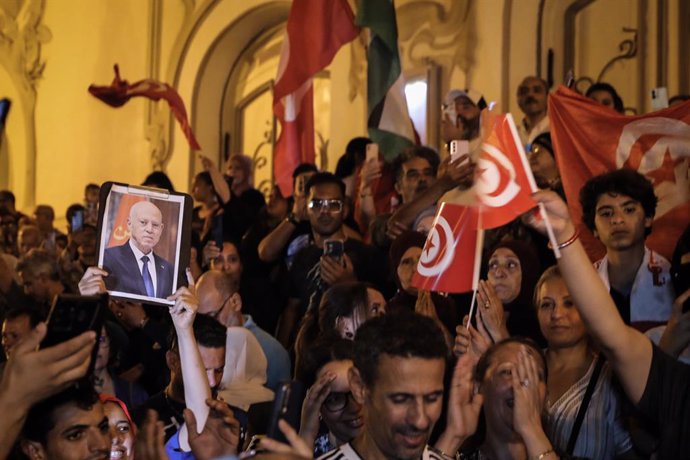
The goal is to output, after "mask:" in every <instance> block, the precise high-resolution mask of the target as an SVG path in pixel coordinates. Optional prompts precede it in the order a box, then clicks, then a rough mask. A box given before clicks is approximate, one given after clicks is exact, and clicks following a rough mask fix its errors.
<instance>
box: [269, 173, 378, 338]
mask: <svg viewBox="0 0 690 460" xmlns="http://www.w3.org/2000/svg"><path fill="white" fill-rule="evenodd" d="M305 190H306V193H307V215H308V217H309V222H310V224H311V229H312V232H311V237H310V244H309V245H307V246H306V247H304V248H302V249H301V250H300V251H299V252H297V253H296V254H295V257H294V259H293V261H292V265H291V267H290V271H289V279H290V299H289V300H288V305H287V307H286V310H285V312H284V313H283V314H284V315H288V316H287V318H284V321H283V326H288V327H289V333H288V331H286V330H282V331H281V334H280V335H281V338H282V339H285V338H286V337H287V336H291V335H293V333H294V328H295V326H296V319H297V318H299V317H301V316H302V315H303V314H304V312H305V311H306V310H307V308H311V306H312V305H318V301H319V299H320V295H321V294H322V293H323V291H325V290H326V289H327V288H328V287H329V286H331V285H333V284H335V283H337V282H341V281H348V280H353V281H354V280H359V281H368V282H370V283H372V284H374V285H380V284H381V283H382V281H383V280H384V279H385V278H384V277H385V276H386V273H387V271H386V267H385V265H382V261H384V260H385V258H384V257H380V256H378V257H377V251H376V250H375V249H374V248H373V247H372V246H369V245H367V244H365V243H362V242H361V241H357V240H353V239H350V238H347V237H346V235H345V232H344V230H343V220H344V217H345V215H346V214H347V203H346V202H345V184H344V183H343V182H342V181H341V180H340V179H339V178H337V177H336V176H335V175H333V174H331V173H325V172H324V173H318V174H316V175H314V176H312V178H311V179H310V180H309V182H308V183H307V185H306V187H305ZM327 240H340V241H342V242H343V250H344V251H343V252H344V254H343V256H342V259H341V260H337V259H336V258H334V257H331V256H326V255H324V242H325V241H327Z"/></svg>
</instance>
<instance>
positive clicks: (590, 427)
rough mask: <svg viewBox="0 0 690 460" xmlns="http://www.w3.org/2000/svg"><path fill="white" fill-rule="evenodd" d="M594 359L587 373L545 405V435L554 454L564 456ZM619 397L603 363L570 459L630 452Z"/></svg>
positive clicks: (607, 365)
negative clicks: (561, 453) (550, 443)
mask: <svg viewBox="0 0 690 460" xmlns="http://www.w3.org/2000/svg"><path fill="white" fill-rule="evenodd" d="M595 363H596V359H594V360H592V364H591V365H590V366H589V369H588V370H587V373H586V374H585V375H584V376H583V377H582V378H581V379H580V380H578V381H577V382H575V384H574V385H573V386H571V387H570V388H568V390H567V391H566V392H565V393H564V394H563V395H562V396H561V397H560V398H558V400H557V401H555V402H554V403H553V404H551V403H550V402H549V403H547V405H546V406H547V407H546V413H547V426H546V434H547V435H548V437H549V439H550V440H551V442H552V443H553V446H554V448H555V449H556V450H557V451H561V452H565V450H566V448H567V446H568V440H569V439H570V433H571V432H572V430H573V424H574V423H575V418H576V417H577V411H578V410H579V409H580V403H581V402H582V398H583V397H584V395H585V391H586V390H587V385H588V384H589V379H590V377H591V376H592V372H594V366H595ZM618 398H619V395H618V392H617V391H616V389H614V387H613V385H612V382H611V367H610V366H609V363H608V362H606V363H604V367H603V368H602V369H601V374H599V379H598V381H597V384H596V387H595V388H594V393H593V394H592V399H591V400H590V402H589V406H588V407H587V412H586V413H585V418H584V420H583V422H582V426H581V427H580V433H579V435H578V437H577V442H576V443H575V450H574V452H573V456H575V457H584V458H592V459H602V460H605V459H613V458H614V457H616V456H617V455H620V454H622V453H624V452H626V451H628V450H630V449H632V443H631V441H630V434H629V433H628V432H627V431H626V430H625V429H624V428H623V426H622V423H621V420H620V408H619V401H618Z"/></svg>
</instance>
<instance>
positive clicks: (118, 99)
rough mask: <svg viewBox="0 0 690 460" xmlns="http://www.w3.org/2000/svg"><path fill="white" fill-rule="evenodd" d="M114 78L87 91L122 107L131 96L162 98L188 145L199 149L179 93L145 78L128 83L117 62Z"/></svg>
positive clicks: (163, 84) (156, 81)
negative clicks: (106, 83) (122, 75)
mask: <svg viewBox="0 0 690 460" xmlns="http://www.w3.org/2000/svg"><path fill="white" fill-rule="evenodd" d="M113 68H114V70H115V78H114V79H113V81H112V83H110V86H98V85H90V86H89V93H91V94H92V95H93V96H94V97H96V98H98V99H100V100H101V101H103V102H105V103H106V104H108V105H109V106H111V107H115V108H117V107H122V106H123V105H125V104H126V103H127V101H129V100H130V99H131V98H133V97H145V98H146V99H151V100H152V101H158V100H160V99H164V100H165V101H166V102H167V103H168V106H169V107H170V111H171V112H172V113H173V115H174V116H175V119H176V120H177V122H178V123H179V124H180V128H181V129H182V132H183V133H184V135H185V137H186V138H187V142H188V143H189V147H190V148H192V149H193V150H201V146H200V145H199V143H198V142H197V140H196V137H194V132H193V131H192V127H191V126H190V125H189V119H188V118H187V109H185V106H184V101H183V100H182V97H180V95H179V93H178V92H177V91H176V90H175V88H173V87H172V86H170V85H169V84H167V83H163V82H160V81H158V80H154V79H152V78H147V79H145V80H139V81H136V82H134V83H132V84H130V83H129V82H128V81H127V80H123V79H122V78H120V68H119V66H118V65H117V64H115V65H114V66H113Z"/></svg>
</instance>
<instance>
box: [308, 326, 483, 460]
mask: <svg viewBox="0 0 690 460" xmlns="http://www.w3.org/2000/svg"><path fill="white" fill-rule="evenodd" d="M447 352H448V350H447V347H446V343H445V341H444V339H443V334H442V333H441V330H440V329H439V328H438V326H436V324H435V323H434V321H433V320H432V319H430V318H427V317H423V316H420V315H415V314H411V313H403V314H396V315H383V316H379V317H377V318H373V319H370V320H368V321H367V322H365V323H364V324H362V326H361V327H360V328H359V329H358V330H357V336H356V337H355V352H354V360H353V366H352V367H351V368H350V370H349V375H348V378H349V382H350V389H351V392H352V394H351V395H350V397H351V398H353V399H354V400H355V401H356V402H357V403H359V404H360V405H361V406H362V416H363V419H364V424H363V427H362V430H361V432H360V433H359V435H357V436H356V437H355V438H354V439H353V440H352V441H350V442H349V443H346V444H343V445H341V446H340V447H338V448H337V449H335V450H333V451H331V452H328V453H327V454H325V455H323V456H321V457H320V460H331V459H333V460H335V459H338V460H360V459H374V458H375V459H387V460H388V459H390V460H393V459H396V460H419V459H422V460H429V459H433V460H444V459H448V458H455V453H456V452H457V450H458V449H459V447H460V445H461V444H462V441H464V439H465V435H466V434H467V433H465V432H463V429H467V431H468V432H469V433H470V434H471V432H473V431H474V429H473V428H472V427H470V426H464V425H463V422H462V420H461V418H458V419H455V418H453V416H452V413H453V412H455V410H453V411H449V415H448V420H447V428H446V430H445V431H444V432H443V433H442V434H441V436H440V437H439V441H438V442H437V443H436V448H434V447H431V446H429V445H427V443H428V441H429V437H430V436H431V432H432V430H433V429H434V425H435V424H436V422H437V421H438V419H439V417H440V416H441V411H442V407H443V393H444V384H443V376H444V372H445V369H446V356H447ZM467 371H469V369H467ZM454 374H456V375H454V378H453V384H454V385H452V388H455V387H458V386H459V385H458V383H459V380H456V378H457V377H459V376H460V374H461V372H457V371H456V372H455V373H454ZM466 377H467V379H468V378H469V375H467V376H466ZM450 400H451V401H454V402H455V403H458V400H457V399H456V397H455V395H454V394H451V396H450ZM473 411H474V412H475V413H478V411H479V405H476V407H475V408H474V409H473Z"/></svg>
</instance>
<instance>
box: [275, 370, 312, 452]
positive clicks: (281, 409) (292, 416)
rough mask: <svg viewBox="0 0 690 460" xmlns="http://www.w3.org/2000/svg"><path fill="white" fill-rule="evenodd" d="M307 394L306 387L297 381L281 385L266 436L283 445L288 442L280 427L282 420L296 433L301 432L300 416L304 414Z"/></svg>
mask: <svg viewBox="0 0 690 460" xmlns="http://www.w3.org/2000/svg"><path fill="white" fill-rule="evenodd" d="M305 393H306V389H305V387H304V385H303V384H302V383H300V382H298V381H296V380H293V381H290V382H281V383H280V384H279V386H278V390H277V391H276V396H275V399H274V400H273V409H272V411H271V419H270V422H269V424H268V430H267V431H266V436H268V437H269V438H271V439H275V440H276V441H280V442H283V443H287V442H288V441H287V439H285V436H284V435H283V432H282V431H280V428H279V427H278V421H279V420H280V419H283V420H285V421H286V422H288V423H289V424H290V426H291V427H293V428H294V429H295V430H296V431H299V422H300V414H301V413H302V402H303V401H304V395H305Z"/></svg>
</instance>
